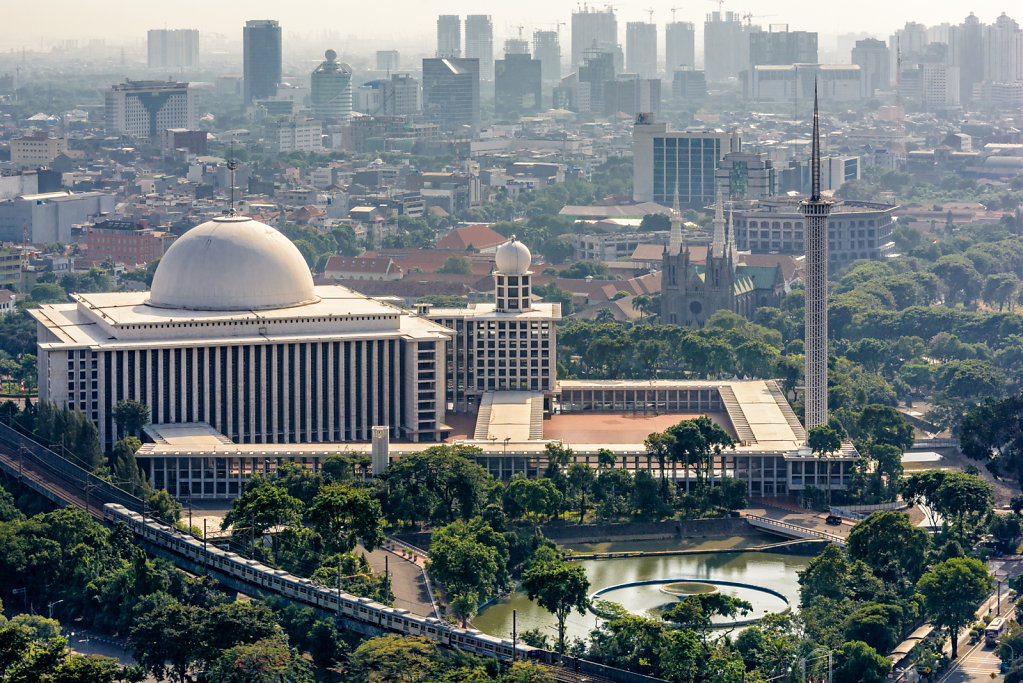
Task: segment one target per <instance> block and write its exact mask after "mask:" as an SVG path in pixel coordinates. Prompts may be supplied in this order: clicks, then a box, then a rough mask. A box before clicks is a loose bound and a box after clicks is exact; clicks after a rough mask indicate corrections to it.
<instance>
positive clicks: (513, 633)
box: [512, 610, 518, 662]
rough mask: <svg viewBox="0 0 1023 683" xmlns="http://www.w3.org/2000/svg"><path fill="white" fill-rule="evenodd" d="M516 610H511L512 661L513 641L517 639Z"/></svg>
mask: <svg viewBox="0 0 1023 683" xmlns="http://www.w3.org/2000/svg"><path fill="white" fill-rule="evenodd" d="M516 612H517V610H512V661H513V662H514V661H515V641H516V640H518V632H517V631H516V630H515V626H516V623H515V621H516V617H517V616H518V615H517V613H516Z"/></svg>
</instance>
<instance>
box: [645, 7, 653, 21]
mask: <svg viewBox="0 0 1023 683" xmlns="http://www.w3.org/2000/svg"><path fill="white" fill-rule="evenodd" d="M643 11H644V12H646V14H647V22H648V23H651V24H652V23H654V11H653V9H645V10H643Z"/></svg>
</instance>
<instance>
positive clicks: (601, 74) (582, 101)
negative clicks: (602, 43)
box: [575, 48, 615, 112]
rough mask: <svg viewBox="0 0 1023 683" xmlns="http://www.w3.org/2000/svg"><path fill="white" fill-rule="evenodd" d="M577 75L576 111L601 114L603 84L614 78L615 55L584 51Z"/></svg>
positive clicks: (594, 50)
mask: <svg viewBox="0 0 1023 683" xmlns="http://www.w3.org/2000/svg"><path fill="white" fill-rule="evenodd" d="M578 73H579V90H578V93H577V96H576V101H575V106H576V110H577V111H582V112H602V111H603V110H604V84H605V83H608V82H610V81H613V80H614V78H615V54H614V53H613V52H609V51H607V50H601V49H600V48H590V49H588V50H586V51H585V52H584V59H583V63H582V65H581V66H580V67H579V72H578Z"/></svg>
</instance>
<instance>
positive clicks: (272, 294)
mask: <svg viewBox="0 0 1023 683" xmlns="http://www.w3.org/2000/svg"><path fill="white" fill-rule="evenodd" d="M317 300H318V297H317V296H316V293H315V290H314V289H313V276H312V274H311V273H310V272H309V266H308V265H306V262H305V259H304V258H303V257H302V253H301V252H300V251H299V250H298V247H296V246H295V245H294V244H292V242H291V240H289V239H288V238H287V237H285V236H284V235H282V234H281V233H279V232H278V231H276V230H274V229H273V228H271V227H270V226H269V225H265V224H263V223H259V222H257V221H254V220H252V219H251V218H248V217H245V216H221V217H218V218H214V219H213V220H212V221H209V222H207V223H203V224H202V225H197V226H196V227H194V228H192V229H191V230H189V231H188V232H186V233H185V234H184V235H182V236H181V237H179V238H178V239H177V240H176V241H175V242H174V243H173V244H172V245H171V246H170V248H169V249H167V253H166V254H164V255H163V258H162V259H161V260H160V264H159V265H158V266H157V267H156V273H155V274H154V275H153V287H152V291H151V292H150V294H149V301H148V302H146V303H148V304H149V305H150V306H158V307H160V308H185V309H190V310H196V311H245V310H261V309H268V308H287V307H289V306H298V305H301V304H307V303H312V302H314V301H317Z"/></svg>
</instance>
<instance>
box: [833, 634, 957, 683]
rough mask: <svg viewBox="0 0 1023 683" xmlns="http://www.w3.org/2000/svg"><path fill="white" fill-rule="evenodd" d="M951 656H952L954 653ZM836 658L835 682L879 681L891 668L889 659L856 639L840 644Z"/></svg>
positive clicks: (875, 682) (886, 675)
mask: <svg viewBox="0 0 1023 683" xmlns="http://www.w3.org/2000/svg"><path fill="white" fill-rule="evenodd" d="M952 656H953V658H954V657H955V654H954V653H953V655H952ZM837 659H838V664H837V666H836V667H835V681H836V683H881V681H884V680H885V679H886V678H888V672H890V671H891V670H892V660H891V659H889V658H888V657H883V656H882V655H879V654H878V653H877V651H876V650H874V648H872V647H870V646H869V645H867V644H866V643H864V642H861V641H858V640H854V641H850V642H848V643H845V644H844V645H842V649H841V650H840V652H839V653H838V657H837Z"/></svg>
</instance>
